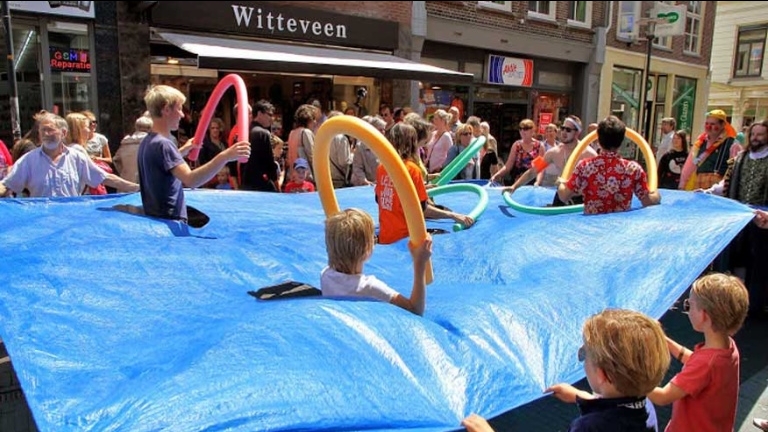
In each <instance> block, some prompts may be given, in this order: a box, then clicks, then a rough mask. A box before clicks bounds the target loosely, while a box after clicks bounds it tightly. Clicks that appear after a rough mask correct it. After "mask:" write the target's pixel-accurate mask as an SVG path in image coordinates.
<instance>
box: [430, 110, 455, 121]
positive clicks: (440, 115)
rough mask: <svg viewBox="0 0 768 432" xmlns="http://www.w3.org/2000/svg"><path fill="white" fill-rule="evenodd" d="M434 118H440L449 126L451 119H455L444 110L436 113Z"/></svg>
mask: <svg viewBox="0 0 768 432" xmlns="http://www.w3.org/2000/svg"><path fill="white" fill-rule="evenodd" d="M432 116H434V117H437V118H439V119H440V120H442V121H444V122H445V124H449V123H450V122H451V118H452V117H453V116H452V115H451V114H450V113H448V112H447V111H446V110H444V109H439V110H437V111H435V113H434V114H432Z"/></svg>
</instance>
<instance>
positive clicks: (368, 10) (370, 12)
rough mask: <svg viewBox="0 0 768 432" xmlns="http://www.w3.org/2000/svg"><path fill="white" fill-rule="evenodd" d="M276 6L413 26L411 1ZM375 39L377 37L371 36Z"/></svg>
mask: <svg viewBox="0 0 768 432" xmlns="http://www.w3.org/2000/svg"><path fill="white" fill-rule="evenodd" d="M271 3H275V4H283V5H290V6H295V7H300V8H306V9H321V10H324V11H328V12H335V13H340V14H345V15H354V16H361V17H366V18H376V19H380V20H384V21H395V22H398V23H400V24H405V25H407V26H409V27H410V25H411V3H412V2H409V1H376V2H362V1H334V2H325V1H276V2H271ZM371 37H375V35H371Z"/></svg>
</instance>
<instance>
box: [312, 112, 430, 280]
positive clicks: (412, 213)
mask: <svg viewBox="0 0 768 432" xmlns="http://www.w3.org/2000/svg"><path fill="white" fill-rule="evenodd" d="M339 134H344V135H351V136H353V137H355V138H357V139H359V140H360V141H363V142H364V143H365V144H366V145H368V147H369V148H370V149H371V150H373V152H374V153H375V154H376V156H377V157H378V158H379V162H380V163H381V164H382V165H384V169H386V170H387V173H388V174H389V176H390V177H391V178H392V183H394V185H395V190H397V195H398V197H400V203H401V204H402V206H403V211H404V212H405V221H406V224H407V225H408V235H409V236H410V241H409V244H408V246H409V247H410V248H413V247H415V246H416V245H419V244H421V243H422V242H423V241H424V240H426V238H427V226H426V224H425V222H424V212H423V211H422V210H421V203H420V202H419V197H418V195H416V187H415V186H414V185H413V182H412V181H411V177H410V176H409V175H408V171H407V170H406V169H405V164H404V163H403V161H402V160H401V159H400V156H398V154H397V152H395V149H394V147H392V145H390V144H389V142H388V141H387V139H386V138H384V135H382V134H381V132H379V131H378V130H376V129H375V128H374V127H373V126H371V125H370V124H369V123H368V122H365V121H363V120H361V119H359V118H357V117H352V116H337V117H333V118H330V119H328V120H326V121H325V122H323V125H322V126H320V128H319V129H318V130H317V135H316V137H315V154H314V156H313V163H314V166H315V180H316V181H317V192H318V194H319V195H320V202H321V203H322V205H323V211H325V215H326V216H331V215H333V214H336V213H338V212H339V211H340V209H339V203H338V201H337V200H336V193H335V192H334V190H333V182H332V181H331V162H330V161H331V159H330V154H331V142H332V140H333V137H334V136H336V135H339ZM433 278H434V275H433V274H432V261H431V260H430V261H429V262H427V284H430V283H432V280H433Z"/></svg>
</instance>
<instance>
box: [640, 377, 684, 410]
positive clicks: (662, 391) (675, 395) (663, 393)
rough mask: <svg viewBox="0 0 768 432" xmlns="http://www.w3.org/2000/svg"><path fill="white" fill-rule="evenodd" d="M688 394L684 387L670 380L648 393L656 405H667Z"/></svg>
mask: <svg viewBox="0 0 768 432" xmlns="http://www.w3.org/2000/svg"><path fill="white" fill-rule="evenodd" d="M686 396H687V394H686V393H685V391H683V389H681V388H680V387H678V386H676V385H674V384H672V383H671V382H670V383H667V385H666V386H664V387H656V388H655V389H654V390H653V391H652V392H651V393H650V394H648V399H650V400H651V402H653V404H654V405H657V406H666V405H669V404H671V403H673V402H675V401H678V400H680V399H682V398H684V397H686Z"/></svg>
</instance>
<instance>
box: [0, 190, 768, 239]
mask: <svg viewBox="0 0 768 432" xmlns="http://www.w3.org/2000/svg"><path fill="white" fill-rule="evenodd" d="M0 185H2V183H0ZM0 196H2V193H0ZM755 225H757V226H758V227H760V228H763V229H768V212H766V211H765V210H755Z"/></svg>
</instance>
